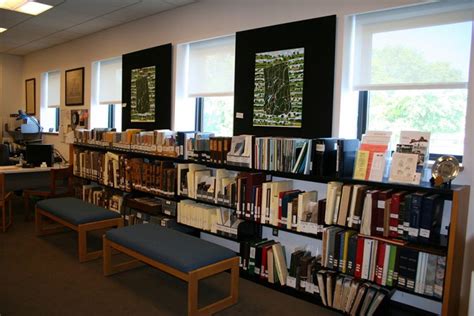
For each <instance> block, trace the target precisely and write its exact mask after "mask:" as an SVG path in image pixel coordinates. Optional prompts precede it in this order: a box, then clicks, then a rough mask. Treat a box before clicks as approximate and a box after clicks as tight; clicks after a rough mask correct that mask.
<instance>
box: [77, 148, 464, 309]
mask: <svg viewBox="0 0 474 316" xmlns="http://www.w3.org/2000/svg"><path fill="white" fill-rule="evenodd" d="M74 148H82V149H83V150H97V151H103V152H107V151H109V152H115V153H122V154H127V155H128V156H130V157H144V158H149V159H159V160H168V161H172V162H175V163H196V164H202V165H205V166H207V167H209V168H221V169H227V170H233V171H242V172H260V173H265V174H267V175H271V176H273V177H279V178H287V179H294V180H303V181H309V182H315V183H322V184H324V183H328V182H330V181H339V182H343V183H344V184H365V185H367V186H369V187H376V188H386V189H394V190H399V191H402V190H406V191H410V192H415V191H418V192H419V191H422V192H428V193H430V194H439V195H440V196H442V197H443V199H445V200H450V201H452V203H451V205H452V207H451V214H450V223H449V233H448V243H447V247H441V246H433V245H429V246H427V245H424V244H418V243H408V244H407V245H404V246H402V247H408V248H412V249H416V250H418V251H423V252H427V253H434V254H437V255H444V256H446V269H445V277H444V288H443V297H442V299H438V298H435V297H428V296H425V295H422V294H417V293H413V292H407V293H409V294H411V295H415V296H419V297H423V298H426V299H429V300H432V301H437V302H441V304H442V309H441V314H442V315H443V316H451V315H458V314H459V303H460V296H461V286H460V284H461V281H462V271H463V269H462V267H463V258H464V246H465V237H466V229H467V215H468V210H469V192H470V187H469V186H467V185H452V186H450V187H444V186H443V187H433V186H431V185H430V183H422V184H420V185H409V184H397V183H389V182H387V181H384V182H373V181H364V180H355V179H351V178H333V177H321V176H313V175H304V174H295V173H284V172H276V171H267V170H259V169H252V168H246V167H237V166H231V165H223V164H216V163H210V162H201V161H195V160H184V159H181V158H173V157H168V156H160V155H156V154H152V153H147V152H140V151H134V150H125V149H122V148H116V147H112V146H98V145H92V144H82V143H75V144H73V145H71V146H70V160H71V164H72V163H73V157H74ZM150 194H151V195H153V194H152V193H150ZM155 195H156V194H155ZM157 196H159V197H161V198H165V199H166V198H168V199H171V200H174V201H179V200H181V199H189V198H188V197H180V196H177V195H175V196H163V195H157ZM194 200H195V201H197V202H200V203H205V204H211V205H215V206H221V207H226V208H230V209H232V207H229V206H226V205H221V204H216V203H213V202H210V201H207V200H201V199H194ZM258 225H260V226H261V227H269V228H275V229H278V230H282V231H287V232H290V233H293V234H298V235H301V236H306V237H311V238H315V239H321V234H310V233H302V232H298V231H296V230H291V229H286V228H281V227H275V226H272V225H269V224H260V223H258ZM185 226H186V225H185ZM201 231H202V232H203V233H206V234H210V235H214V236H217V237H220V238H226V239H228V240H232V241H236V242H238V240H237V239H235V238H229V237H226V236H222V235H220V234H215V233H211V232H209V231H206V230H201ZM260 231H261V230H260ZM369 237H370V236H369ZM241 276H242V277H243V278H245V279H247V280H250V281H253V282H256V283H258V284H261V285H264V286H266V287H269V288H272V289H274V290H277V291H280V292H283V293H286V294H289V295H292V296H295V297H298V298H300V299H304V300H306V301H309V302H312V303H315V304H318V305H322V303H321V300H320V299H319V297H318V296H315V295H311V294H308V293H305V292H300V291H297V290H295V289H292V288H290V287H284V286H279V285H275V284H270V283H268V282H265V281H262V280H261V279H260V278H258V277H256V276H255V277H254V276H250V275H248V274H246V273H241ZM396 289H397V290H400V291H403V290H401V289H399V288H396ZM390 304H391V307H393V310H390V311H389V315H404V314H407V313H408V314H411V315H413V314H414V313H415V314H416V313H417V312H418V313H420V312H421V311H420V310H417V309H414V308H411V307H408V306H406V305H404V304H401V303H398V302H391V303H390ZM330 309H332V308H330ZM421 314H425V313H421Z"/></svg>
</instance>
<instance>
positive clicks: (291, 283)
mask: <svg viewBox="0 0 474 316" xmlns="http://www.w3.org/2000/svg"><path fill="white" fill-rule="evenodd" d="M286 285H288V286H289V287H292V288H294V289H295V288H296V278H294V277H291V276H287V277H286Z"/></svg>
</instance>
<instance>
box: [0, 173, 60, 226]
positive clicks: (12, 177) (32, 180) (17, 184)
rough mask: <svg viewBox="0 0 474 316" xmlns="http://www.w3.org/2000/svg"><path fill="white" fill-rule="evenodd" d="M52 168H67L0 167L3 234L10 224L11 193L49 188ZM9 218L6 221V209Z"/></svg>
mask: <svg viewBox="0 0 474 316" xmlns="http://www.w3.org/2000/svg"><path fill="white" fill-rule="evenodd" d="M53 168H57V169H62V168H67V166H54V167H46V168H41V167H35V168H22V167H17V166H0V208H1V209H2V214H1V220H2V221H1V223H0V229H1V230H3V232H5V231H6V230H7V228H8V227H10V225H11V224H12V222H13V220H12V210H11V201H10V199H11V197H12V195H13V193H12V192H13V191H20V190H25V189H37V188H42V187H45V186H49V183H50V175H49V171H50V170H51V169H53ZM7 206H8V213H9V218H8V221H7V216H6V208H7Z"/></svg>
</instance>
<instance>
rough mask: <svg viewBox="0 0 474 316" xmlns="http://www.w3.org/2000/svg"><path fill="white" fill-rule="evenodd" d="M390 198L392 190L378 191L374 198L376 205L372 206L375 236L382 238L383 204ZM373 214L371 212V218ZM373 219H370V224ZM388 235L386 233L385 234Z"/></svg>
mask: <svg viewBox="0 0 474 316" xmlns="http://www.w3.org/2000/svg"><path fill="white" fill-rule="evenodd" d="M391 196H392V189H389V190H385V191H379V193H378V194H377V197H376V203H375V205H374V204H372V205H373V206H375V207H376V211H375V213H376V221H375V225H376V226H375V236H384V212H385V202H386V201H387V200H388V199H390V197H391ZM372 210H373V209H372ZM373 215H374V212H372V216H373ZM373 222H374V218H373V217H372V223H373ZM387 233H388V232H387Z"/></svg>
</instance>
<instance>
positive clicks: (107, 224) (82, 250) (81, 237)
mask: <svg viewBox="0 0 474 316" xmlns="http://www.w3.org/2000/svg"><path fill="white" fill-rule="evenodd" d="M122 226H123V219H122V218H118V219H115V220H105V221H101V222H95V223H88V224H82V225H79V226H78V229H77V232H78V251H79V262H86V261H91V260H95V259H97V258H100V257H102V253H103V249H102V250H97V251H91V252H88V251H87V232H89V231H93V230H100V229H104V228H114V227H122Z"/></svg>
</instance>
